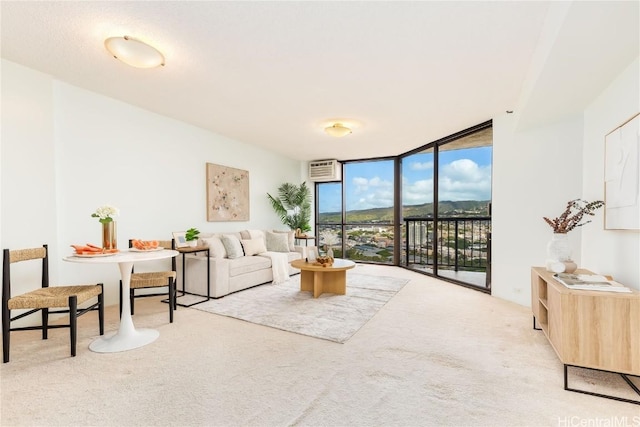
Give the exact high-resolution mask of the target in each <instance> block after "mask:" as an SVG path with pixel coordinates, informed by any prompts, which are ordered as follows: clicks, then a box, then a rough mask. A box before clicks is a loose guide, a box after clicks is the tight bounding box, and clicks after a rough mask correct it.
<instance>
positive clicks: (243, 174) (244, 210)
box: [207, 163, 249, 221]
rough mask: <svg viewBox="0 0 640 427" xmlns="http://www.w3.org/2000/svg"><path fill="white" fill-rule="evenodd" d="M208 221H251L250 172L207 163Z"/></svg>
mask: <svg viewBox="0 0 640 427" xmlns="http://www.w3.org/2000/svg"><path fill="white" fill-rule="evenodd" d="M207 221H249V172H248V171H245V170H242V169H235V168H231V167H228V166H221V165H216V164H213V163H207Z"/></svg>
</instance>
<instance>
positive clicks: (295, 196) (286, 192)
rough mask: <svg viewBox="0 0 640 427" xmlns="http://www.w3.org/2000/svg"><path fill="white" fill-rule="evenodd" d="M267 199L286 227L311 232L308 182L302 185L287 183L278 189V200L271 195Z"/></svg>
mask: <svg viewBox="0 0 640 427" xmlns="http://www.w3.org/2000/svg"><path fill="white" fill-rule="evenodd" d="M267 197H269V201H270V202H271V206H273V210H274V211H275V212H276V214H278V216H279V217H280V221H282V223H283V224H284V225H286V226H287V227H289V228H290V229H291V230H298V229H300V231H302V232H305V231H310V230H311V226H310V225H309V222H310V221H311V191H310V190H309V187H307V183H306V182H303V183H302V184H300V185H296V184H291V183H288V182H286V183H284V184H282V185H281V186H280V187H278V197H277V198H276V197H273V196H272V195H271V194H269V193H267Z"/></svg>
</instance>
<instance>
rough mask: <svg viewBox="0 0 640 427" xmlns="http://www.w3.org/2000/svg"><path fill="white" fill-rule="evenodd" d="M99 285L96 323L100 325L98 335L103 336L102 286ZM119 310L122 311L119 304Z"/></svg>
mask: <svg viewBox="0 0 640 427" xmlns="http://www.w3.org/2000/svg"><path fill="white" fill-rule="evenodd" d="M99 285H100V289H101V291H100V295H98V323H99V324H100V335H104V286H103V285H102V283H99ZM120 310H122V304H120Z"/></svg>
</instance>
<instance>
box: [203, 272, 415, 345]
mask: <svg viewBox="0 0 640 427" xmlns="http://www.w3.org/2000/svg"><path fill="white" fill-rule="evenodd" d="M407 282H409V280H407V279H403V278H399V277H388V276H370V275H365V274H356V273H351V272H348V273H347V293H346V295H336V294H331V293H324V294H321V295H320V296H319V297H318V298H313V295H311V292H303V291H300V275H299V274H298V275H295V276H293V277H291V278H290V279H289V280H288V281H287V282H284V283H281V284H278V285H274V284H266V285H261V286H256V287H254V288H251V289H246V290H244V291H241V292H236V293H234V294H231V295H227V296H225V297H223V298H220V299H217V300H210V301H207V302H204V303H201V304H196V305H194V306H192V307H191V308H195V309H197V310H202V311H206V312H209V313H215V314H221V315H223V316H229V317H234V318H236V319H241V320H246V321H247V322H252V323H257V324H258V325H264V326H269V327H272V328H277V329H282V330H283V331H289V332H295V333H298V334H302V335H308V336H311V337H315V338H322V339H326V340H329V341H335V342H339V343H343V342H345V341H347V340H348V339H349V338H351V337H352V336H353V334H355V333H356V332H357V331H358V330H359V329H360V328H361V327H362V326H363V325H364V324H365V323H367V322H368V321H369V320H370V319H371V318H372V317H373V316H374V315H375V314H376V313H377V312H378V310H380V309H381V308H382V307H383V306H384V305H385V304H386V303H387V302H388V301H389V300H390V299H391V298H392V297H393V296H394V295H395V294H396V293H397V292H398V291H399V290H400V289H402V287H403V286H404V285H406V284H407Z"/></svg>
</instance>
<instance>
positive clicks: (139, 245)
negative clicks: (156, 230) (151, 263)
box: [130, 239, 164, 252]
mask: <svg viewBox="0 0 640 427" xmlns="http://www.w3.org/2000/svg"><path fill="white" fill-rule="evenodd" d="M131 246H132V247H131V249H130V250H131V251H133V252H138V251H161V250H163V249H164V248H163V247H162V246H160V243H159V242H158V241H157V240H138V239H131Z"/></svg>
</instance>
